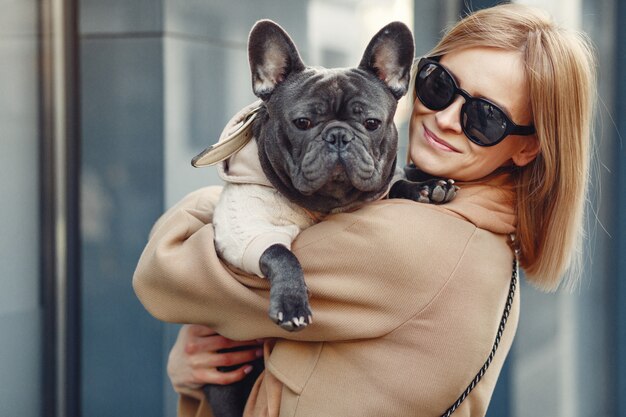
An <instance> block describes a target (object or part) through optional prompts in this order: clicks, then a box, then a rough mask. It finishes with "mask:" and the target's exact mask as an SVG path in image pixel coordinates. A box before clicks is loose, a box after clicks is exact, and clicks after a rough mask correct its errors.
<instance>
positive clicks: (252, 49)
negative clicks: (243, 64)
mask: <svg viewBox="0 0 626 417" xmlns="http://www.w3.org/2000/svg"><path fill="white" fill-rule="evenodd" d="M248 58H249V60H250V71H251V72H252V91H254V94H255V95H256V96H257V97H259V98H260V99H262V100H264V101H265V100H267V99H269V97H270V95H271V94H272V92H273V91H274V88H276V86H277V85H278V84H280V83H281V82H283V81H284V80H285V78H287V76H288V75H289V74H291V73H294V72H300V71H302V70H304V68H305V67H304V64H303V63H302V60H301V59H300V55H299V54H298V50H297V49H296V46H295V45H294V43H293V41H292V40H291V38H290V37H289V35H288V34H287V32H285V31H284V30H283V29H282V28H281V27H280V26H278V25H277V24H276V23H274V22H272V21H271V20H260V21H258V22H257V23H256V24H255V25H254V27H253V28H252V30H251V31H250V37H249V38H248Z"/></svg>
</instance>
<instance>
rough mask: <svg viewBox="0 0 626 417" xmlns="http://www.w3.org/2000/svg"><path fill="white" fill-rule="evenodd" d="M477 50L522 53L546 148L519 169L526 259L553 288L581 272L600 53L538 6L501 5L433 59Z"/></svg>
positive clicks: (459, 32)
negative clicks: (566, 276)
mask: <svg viewBox="0 0 626 417" xmlns="http://www.w3.org/2000/svg"><path fill="white" fill-rule="evenodd" d="M471 47H493V48H500V49H505V50H517V51H520V52H521V54H522V56H523V60H524V63H525V68H524V71H525V75H526V81H527V83H528V91H529V95H530V105H531V114H532V117H533V124H534V125H535V129H536V132H537V133H536V136H537V138H538V140H539V143H540V147H541V151H540V153H539V155H538V156H537V158H535V160H534V161H533V162H531V163H530V164H528V165H526V166H525V167H521V168H519V169H518V170H516V171H515V173H514V180H515V185H516V187H515V188H516V195H517V197H516V198H517V204H516V209H517V216H518V223H517V231H516V233H517V241H518V244H519V247H520V264H521V266H522V268H523V269H524V271H525V272H526V278H527V279H528V280H529V281H530V282H532V283H533V284H534V285H535V286H537V287H539V288H541V289H543V290H546V291H550V290H555V289H556V288H557V287H558V286H559V284H560V283H561V281H562V278H563V276H564V274H565V272H566V271H567V270H568V268H569V272H570V273H569V274H568V280H567V286H568V287H573V286H574V285H575V284H576V282H577V280H578V278H579V277H580V275H581V270H582V268H581V267H582V261H581V260H582V238H583V235H584V227H583V219H584V207H585V201H586V196H587V184H588V176H589V164H590V161H589V160H590V152H591V139H590V136H591V125H592V119H593V108H594V102H595V92H596V89H595V83H596V76H595V58H594V53H593V48H592V47H591V44H590V42H589V41H588V39H587V37H586V36H585V35H583V34H582V33H579V32H576V31H573V30H566V29H563V28H561V27H559V26H557V25H556V24H555V23H554V22H553V21H552V19H551V18H550V16H549V15H548V14H547V13H545V12H543V11H541V10H539V9H535V8H531V7H528V6H522V5H517V4H501V5H498V6H495V7H491V8H488V9H483V10H480V11H478V12H475V13H473V14H471V15H469V16H467V17H465V18H463V19H462V20H461V21H459V22H458V23H456V24H455V25H454V26H453V27H452V28H451V29H450V30H448V31H447V32H446V34H445V35H444V36H443V38H442V39H441V41H440V42H439V44H437V46H435V48H434V49H433V50H432V51H431V52H430V54H429V55H431V56H439V55H445V54H446V53H449V52H451V51H454V50H459V49H464V48H471Z"/></svg>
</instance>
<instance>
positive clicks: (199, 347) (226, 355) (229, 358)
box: [167, 324, 263, 399]
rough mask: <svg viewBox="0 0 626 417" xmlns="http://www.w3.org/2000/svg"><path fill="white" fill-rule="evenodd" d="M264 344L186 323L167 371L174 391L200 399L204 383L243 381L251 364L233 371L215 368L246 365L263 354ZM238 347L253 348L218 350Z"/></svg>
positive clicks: (173, 350)
mask: <svg viewBox="0 0 626 417" xmlns="http://www.w3.org/2000/svg"><path fill="white" fill-rule="evenodd" d="M262 344H263V341H262V340H252V341H234V340H230V339H227V338H225V337H223V336H220V335H219V334H217V333H215V331H213V330H212V329H211V328H209V327H206V326H201V325H196V324H186V325H183V326H182V327H181V329H180V331H179V332H178V338H177V339H176V343H175V344H174V347H173V348H172V350H171V351H170V354H169V358H168V361H167V374H168V376H169V377H170V381H171V382H172V386H173V387H174V391H176V392H177V393H179V394H186V395H190V396H192V397H195V398H198V397H199V396H202V392H201V391H199V388H200V387H202V386H203V385H205V384H218V385H226V384H232V383H234V382H237V381H240V380H242V379H243V378H244V377H245V376H246V375H247V374H248V373H250V371H252V366H251V365H249V364H248V365H244V366H240V367H239V368H237V369H235V370H233V371H230V372H220V371H218V370H217V369H216V368H217V367H218V366H233V365H243V364H246V363H248V362H251V361H253V360H254V359H257V358H259V357H261V356H263V349H262ZM237 346H249V347H250V349H246V350H242V351H239V352H223V353H219V352H218V351H220V350H222V349H227V348H232V347H237ZM199 399H200V398H199Z"/></svg>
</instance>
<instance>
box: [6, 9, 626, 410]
mask: <svg viewBox="0 0 626 417" xmlns="http://www.w3.org/2000/svg"><path fill="white" fill-rule="evenodd" d="M520 2H521V3H526V4H531V5H537V6H540V7H543V8H546V9H547V10H548V11H549V12H550V13H552V14H553V15H554V16H555V17H556V18H557V20H558V21H560V22H562V23H563V24H565V25H567V26H570V27H575V28H579V29H582V30H584V31H586V32H587V33H588V34H589V36H590V38H591V39H592V41H593V43H594V44H595V46H596V48H597V55H598V61H599V67H598V73H599V95H600V102H599V104H598V108H597V122H596V134H595V155H594V163H593V169H594V172H593V183H592V192H591V196H590V201H589V210H588V212H589V216H588V225H589V231H590V232H589V236H588V239H587V242H586V246H585V259H586V270H585V277H584V280H583V283H582V285H581V286H580V288H579V289H577V290H576V291H575V292H574V293H565V292H557V293H555V294H543V293H540V292H538V291H536V290H535V289H533V288H531V287H529V286H527V285H523V286H522V291H521V293H522V312H521V321H520V326H519V329H518V334H517V336H516V341H515V343H514V346H513V350H512V351H511V353H510V355H509V359H508V360H507V364H506V365H505V368H504V370H503V373H502V375H501V378H500V381H499V383H498V386H497V388H496V392H495V393H494V397H493V400H492V403H491V406H490V409H489V411H488V416H490V417H505V416H506V417H535V416H538V415H541V416H555V417H557V416H558V417H598V416H607V417H626V307H625V306H626V282H625V281H624V279H625V278H624V277H626V219H625V218H624V216H621V215H620V213H621V212H622V211H623V210H624V208H626V195H625V193H623V191H622V190H624V189H626V188H625V184H626V151H625V150H624V149H623V144H622V142H621V141H622V140H623V139H622V138H623V137H626V121H625V120H626V117H625V116H626V99H624V98H623V97H625V96H626V76H624V74H626V33H625V31H626V29H624V27H625V25H623V24H622V22H624V21H626V1H624V0H594V1H592V0H551V1H543V2H539V1H536V0H522V1H520ZM495 3H497V2H496V1H487V0H485V1H468V0H425V1H422V0H419V1H412V0H389V1H386V2H380V1H375V0H294V1H289V2H285V1H280V0H259V1H254V2H252V1H243V0H38V1H36V0H0V6H2V7H1V8H2V10H3V12H2V13H1V14H0V93H1V94H0V129H1V130H0V145H1V148H0V149H1V150H2V152H0V161H1V162H2V164H1V166H2V167H3V170H2V175H0V191H1V192H2V196H3V197H2V199H1V200H2V204H1V205H0V214H1V216H0V230H1V233H0V335H1V341H0V416H2V417H4V416H7V417H8V416H24V417H34V416H50V417H64V416H68V417H75V416H85V417H99V416H103V417H106V416H137V417H142V416H146V417H147V416H150V417H154V416H164V417H165V416H173V415H175V406H176V396H175V394H174V392H173V390H172V388H171V386H170V384H169V381H168V379H167V376H166V373H165V364H166V360H167V355H168V352H169V349H170V348H171V346H172V344H173V342H174V339H175V337H176V333H177V331H178V327H177V326H175V325H170V324H164V323H161V322H159V321H157V320H156V319H154V318H152V317H151V316H150V315H149V314H148V313H147V312H146V311H145V310H144V309H143V307H142V306H141V304H140V303H139V301H138V300H137V298H136V297H135V295H134V293H133V290H132V287H131V278H132V274H133V271H134V267H135V265H136V262H137V260H138V258H139V256H140V254H141V251H142V249H143V246H144V245H145V242H146V239H147V236H148V234H149V232H150V228H151V226H152V224H153V223H154V222H155V220H156V219H157V218H158V216H159V215H160V214H161V213H162V212H163V211H164V210H166V209H167V208H168V207H170V206H172V205H173V204H174V203H175V202H176V201H178V200H179V199H180V198H181V197H182V196H184V195H185V194H186V193H188V192H189V191H192V190H194V189H196V188H199V187H201V186H205V185H209V184H219V179H218V178H217V175H216V173H215V171H214V170H212V169H200V170H198V169H194V168H192V167H191V166H190V163H189V161H190V159H191V157H192V156H193V155H195V154H196V153H198V151H199V150H201V149H203V148H204V147H206V146H207V145H208V144H210V143H212V142H214V141H215V140H216V139H217V137H218V135H219V133H220V131H221V128H222V126H223V125H224V123H225V122H226V121H227V120H228V119H229V118H230V116H231V115H232V114H233V113H234V112H235V111H237V110H238V109H239V108H241V107H242V106H244V105H245V104H248V103H249V102H251V101H253V100H254V99H255V97H254V96H253V94H252V92H251V88H250V86H251V85H250V75H249V67H248V61H247V46H246V40H247V35H248V32H249V30H250V28H251V26H252V25H253V23H254V22H255V21H256V20H258V19H261V18H271V19H272V20H275V21H277V22H278V23H280V24H281V25H282V26H283V27H284V28H285V29H286V30H287V31H288V32H289V34H290V35H291V36H292V38H293V39H294V41H295V43H296V44H297V45H298V48H299V50H300V52H301V54H302V57H303V59H304V61H305V62H306V63H308V64H311V65H322V66H352V65H356V64H357V63H358V62H359V60H360V58H361V54H362V52H363V50H364V48H365V45H366V44H367V42H368V40H369V39H370V37H371V36H372V35H373V34H374V33H375V32H376V31H377V30H378V29H379V28H380V27H382V26H383V25H384V24H386V23H387V22H389V21H391V20H402V21H404V22H405V23H407V24H408V25H409V26H410V27H411V28H413V31H414V34H415V41H416V54H417V55H422V54H424V53H426V52H427V51H428V50H429V49H430V48H431V47H432V46H434V44H435V43H436V41H437V40H438V39H439V37H440V36H441V33H442V29H443V28H445V27H446V26H447V25H449V24H450V23H452V22H454V21H455V20H456V19H458V17H459V16H461V15H462V14H463V13H467V12H468V11H469V10H473V9H478V8H482V7H489V6H491V5H493V4H495ZM408 114H409V108H408V104H406V103H405V104H404V105H401V106H400V109H399V111H398V115H397V123H398V126H399V130H400V137H401V138H406V137H407V127H406V124H407V118H408ZM620 133H621V136H620ZM399 152H400V154H401V155H402V156H403V155H405V153H406V139H404V140H402V141H401V146H400V150H399ZM402 159H403V157H402V158H401V160H402ZM621 191H622V192H621Z"/></svg>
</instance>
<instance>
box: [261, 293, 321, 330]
mask: <svg viewBox="0 0 626 417" xmlns="http://www.w3.org/2000/svg"><path fill="white" fill-rule="evenodd" d="M269 316H270V318H271V319H272V320H273V321H274V323H276V324H278V325H279V326H280V327H282V328H283V329H285V330H287V331H289V332H295V331H299V330H302V329H304V328H305V327H307V326H308V325H309V324H311V323H312V322H313V317H312V314H311V308H310V307H309V300H308V296H307V291H306V287H304V291H302V290H301V289H297V288H290V289H289V290H287V289H285V290H284V291H274V292H272V291H270V310H269Z"/></svg>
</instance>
